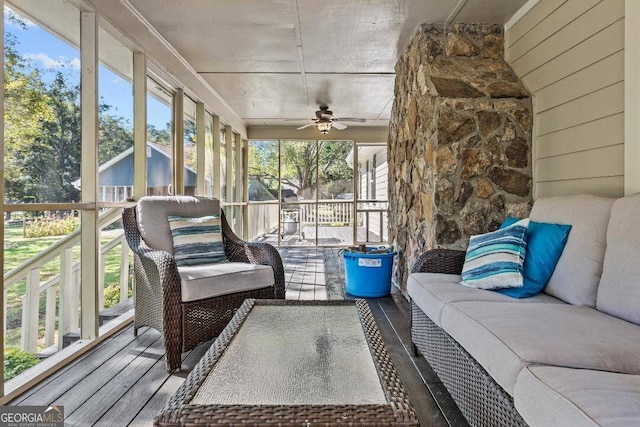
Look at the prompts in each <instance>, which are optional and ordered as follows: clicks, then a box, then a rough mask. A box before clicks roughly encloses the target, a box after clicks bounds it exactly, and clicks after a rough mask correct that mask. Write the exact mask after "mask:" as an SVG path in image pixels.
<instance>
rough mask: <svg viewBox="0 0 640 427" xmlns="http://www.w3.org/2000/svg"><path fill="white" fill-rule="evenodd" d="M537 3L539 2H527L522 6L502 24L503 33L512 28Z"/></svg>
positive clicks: (536, 0) (531, 0) (533, 0)
mask: <svg viewBox="0 0 640 427" xmlns="http://www.w3.org/2000/svg"><path fill="white" fill-rule="evenodd" d="M539 2H540V0H529V1H528V2H526V3H525V4H524V5H522V7H521V8H520V9H518V10H517V11H516V13H514V14H513V16H512V17H511V18H509V20H508V21H507V22H505V23H504V32H505V33H506V32H507V30H509V29H510V28H511V27H513V26H514V25H515V23H516V22H518V21H519V20H521V19H522V18H523V17H524V16H525V15H526V14H527V13H528V12H529V11H530V10H531V9H533V7H534V6H535V5H537V4H538V3H539Z"/></svg>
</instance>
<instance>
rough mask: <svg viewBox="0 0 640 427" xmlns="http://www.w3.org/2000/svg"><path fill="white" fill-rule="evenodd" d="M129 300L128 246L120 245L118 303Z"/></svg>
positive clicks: (122, 241)
mask: <svg viewBox="0 0 640 427" xmlns="http://www.w3.org/2000/svg"><path fill="white" fill-rule="evenodd" d="M128 298H129V245H127V243H126V242H125V241H124V239H122V240H121V243H120V302H123V301H126V300H127V299H128Z"/></svg>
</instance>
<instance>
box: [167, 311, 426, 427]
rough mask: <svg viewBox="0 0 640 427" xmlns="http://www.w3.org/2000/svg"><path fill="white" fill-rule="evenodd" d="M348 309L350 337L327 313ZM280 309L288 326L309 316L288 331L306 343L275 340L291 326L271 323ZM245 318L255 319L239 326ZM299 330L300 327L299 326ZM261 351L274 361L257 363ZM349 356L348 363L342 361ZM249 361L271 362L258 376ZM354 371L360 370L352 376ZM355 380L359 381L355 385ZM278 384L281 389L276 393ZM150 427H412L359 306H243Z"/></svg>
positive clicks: (379, 343) (368, 318)
mask: <svg viewBox="0 0 640 427" xmlns="http://www.w3.org/2000/svg"><path fill="white" fill-rule="evenodd" d="M349 306H351V307H354V306H355V307H354V308H353V310H354V311H357V315H355V314H354V315H355V316H356V317H355V319H356V328H355V329H357V330H359V329H360V327H361V329H362V330H361V331H360V332H357V331H355V333H354V328H353V327H351V328H349V327H348V326H345V323H348V322H345V320H344V319H347V318H348V316H346V317H345V316H342V315H343V314H344V313H342V312H343V311H345V310H344V309H343V310H341V309H338V310H337V311H336V310H335V307H345V308H346V309H347V310H346V311H348V310H349V308H348V307H349ZM287 307H292V310H289V312H287V315H289V317H287V316H285V315H284V314H283V316H282V317H283V318H285V319H289V320H288V322H290V320H291V313H300V312H303V313H304V311H309V312H311V313H314V314H313V316H316V317H315V318H317V319H318V320H317V322H318V324H316V325H311V324H309V323H307V325H308V326H302V327H300V325H294V329H296V328H297V331H298V333H299V331H301V330H302V331H305V330H306V328H308V329H309V330H310V331H309V337H308V339H305V336H304V333H303V334H302V338H296V339H291V336H287V337H283V339H280V338H279V337H278V334H279V333H280V331H287V328H288V327H291V325H290V323H287V324H279V323H281V322H279V320H278V318H279V316H277V314H278V313H279V312H281V313H284V310H287ZM323 307H325V308H323ZM254 308H255V310H254ZM305 308H307V310H305ZM301 309H302V310H301ZM294 310H297V311H294ZM323 310H325V311H326V313H323ZM252 311H255V314H253V315H252V317H250V320H247V318H248V317H249V316H250V314H251V312H252ZM265 312H267V313H268V315H267V318H268V319H269V320H270V321H268V322H266V321H261V320H256V319H262V318H260V317H258V316H259V313H260V314H261V315H263V314H264V313H265ZM347 314H348V313H347ZM269 316H270V317H269ZM341 316H342V317H341ZM357 320H359V323H358V322H357ZM307 321H308V320H307ZM245 322H246V326H245V327H244V329H243V325H245ZM261 322H262V323H261ZM300 323H301V324H303V323H304V321H303V320H302V319H301V320H300ZM351 326H353V325H351ZM270 327H273V328H274V330H275V331H278V332H276V333H275V334H274V336H272V337H269V336H265V334H264V333H263V332H264V331H265V330H267V332H268V329H269V328H270ZM342 329H347V330H348V331H346V332H343V331H342ZM318 331H319V332H318ZM324 331H326V332H324ZM291 334H292V335H294V334H295V331H291ZM350 334H351V335H350ZM357 335H359V336H360V337H362V336H363V335H364V337H363V339H362V340H361V341H362V343H363V345H364V347H363V348H359V347H358V344H357V341H358V336H357ZM294 336H295V335H294ZM274 337H275V338H274ZM234 339H235V341H234ZM247 339H248V340H250V341H246V340H247ZM254 340H255V342H259V344H258V345H257V346H254V345H253V344H254ZM274 340H277V343H274ZM296 340H297V341H296ZM300 341H305V342H300ZM247 342H250V343H251V344H252V345H247V344H246V343H247ZM246 347H249V348H248V350H246V349H245V348H246ZM253 347H257V349H258V351H256V350H255V349H254V348H253ZM262 347H264V352H265V353H270V354H275V356H276V357H271V359H269V356H267V357H266V359H265V357H264V356H263V355H262V354H261V353H262V352H261V351H260V350H261V348H262ZM341 347H342V348H341ZM345 349H346V351H345ZM363 349H364V351H362V350H363ZM367 349H368V351H367ZM245 350H246V351H245ZM279 355H282V356H279ZM351 357H354V358H355V359H356V360H355V361H354V360H350V358H351ZM358 357H360V359H357V358H358ZM325 359H330V363H324V362H323V361H324V360H325ZM256 360H271V361H272V362H270V363H272V365H271V366H265V367H264V371H266V374H265V372H263V369H261V368H260V366H256V365H259V364H260V363H259V362H256ZM273 361H275V363H274V362H273ZM305 361H306V362H311V363H320V364H321V365H323V366H322V368H320V370H318V369H314V368H315V366H308V365H307V366H305V365H304V363H301V362H305ZM273 364H279V365H280V366H273ZM236 366H237V368H236ZM327 366H334V367H335V369H336V371H335V372H333V371H332V372H327ZM301 367H302V368H303V369H301ZM340 369H342V371H340ZM357 369H360V370H361V371H360V372H359V373H355V372H353V371H354V370H357ZM373 371H375V372H373ZM249 373H252V374H249ZM358 375H361V376H362V381H358V380H357V376H358ZM274 377H275V378H274ZM278 384H282V385H284V387H285V388H286V389H285V390H283V389H278V388H277V385H278ZM359 387H360V388H359ZM257 389H259V391H258V392H256V390H257ZM154 424H155V425H160V426H178V425H216V426H239V425H243V426H246V425H254V426H257V425H278V426H319V425H322V426H340V425H350V426H374V425H377V426H409V425H411V426H413V425H418V421H417V418H416V416H415V414H414V412H413V409H412V408H411V405H410V403H409V400H408V398H407V395H406V393H405V391H404V388H403V386H402V384H401V383H400V380H399V378H398V375H397V373H396V371H395V368H394V366H393V363H392V361H391V358H390V357H389V354H388V353H387V350H386V348H385V346H384V343H383V341H382V337H381V336H380V333H379V331H378V329H377V327H376V324H375V321H374V319H373V316H372V314H371V311H370V310H369V306H368V305H367V303H366V301H364V300H356V301H355V302H354V301H325V302H313V301H312V302H304V301H284V300H253V299H250V300H246V301H245V303H244V304H243V305H242V307H241V308H240V309H239V310H238V312H237V313H236V315H235V316H234V318H233V319H232V320H231V322H230V323H229V325H228V326H227V328H226V329H225V330H224V331H223V332H222V334H221V335H220V336H219V337H218V338H217V339H216V340H215V342H214V343H213V345H212V346H211V348H210V349H209V350H208V351H207V353H206V354H205V356H203V358H202V360H201V361H200V362H199V363H198V365H197V366H196V367H195V368H194V369H193V371H192V372H191V373H190V374H189V376H188V377H187V379H186V380H185V382H184V383H183V384H182V386H181V387H180V389H179V390H178V391H177V392H176V394H175V395H174V396H173V397H172V398H171V399H170V400H169V402H168V403H167V404H166V405H165V407H164V408H163V410H162V411H161V413H160V414H159V415H158V417H156V419H155V422H154Z"/></svg>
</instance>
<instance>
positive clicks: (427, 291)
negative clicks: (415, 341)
mask: <svg viewBox="0 0 640 427" xmlns="http://www.w3.org/2000/svg"><path fill="white" fill-rule="evenodd" d="M407 292H408V293H409V296H410V297H411V299H412V300H413V301H414V302H415V303H416V305H417V306H418V307H420V309H422V311H424V313H425V314H426V315H427V316H429V318H430V319H431V320H432V321H433V322H434V323H435V324H436V325H438V326H440V327H441V326H442V325H441V322H440V316H441V315H442V310H443V309H444V306H445V305H447V304H449V303H452V302H459V301H485V302H505V303H517V304H526V303H549V304H564V302H562V301H560V300H559V299H557V298H554V297H552V296H550V295H547V294H538V295H535V296H533V297H531V298H526V299H514V298H511V297H509V296H506V295H503V294H501V293H498V292H494V291H487V290H483V289H473V288H468V287H466V286H461V285H460V275H458V274H442V273H412V274H410V275H409V279H408V280H407Z"/></svg>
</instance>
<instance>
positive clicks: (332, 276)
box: [11, 248, 467, 427]
mask: <svg viewBox="0 0 640 427" xmlns="http://www.w3.org/2000/svg"><path fill="white" fill-rule="evenodd" d="M281 253H282V255H283V262H284V264H285V271H286V274H287V276H286V279H287V298H288V299H314V298H315V299H342V298H344V297H345V294H344V290H343V289H342V285H341V284H342V283H344V272H343V271H342V268H341V263H340V259H339V257H338V253H337V250H335V249H322V248H319V249H316V248H309V249H301V248H295V249H283V250H281ZM346 297H347V298H349V296H348V295H346ZM369 306H370V308H371V311H372V312H373V314H374V317H375V319H376V322H377V324H378V328H379V329H380V332H381V333H382V336H383V339H384V341H385V344H386V346H387V349H388V351H389V354H390V355H391V357H392V359H393V361H394V363H395V366H396V369H397V370H398V374H399V375H400V378H401V380H402V381H403V383H404V386H405V389H406V390H407V393H408V395H409V399H410V400H411V402H412V404H413V406H414V408H415V410H416V413H417V415H418V418H419V419H420V423H421V425H422V426H434V427H438V426H466V425H467V423H466V421H465V420H464V418H463V417H462V415H461V414H460V412H459V410H458V409H457V407H456V406H455V404H454V403H453V401H452V400H451V397H450V396H449V395H448V393H447V392H446V390H445V389H444V386H443V385H442V384H441V383H440V382H439V381H438V379H437V377H436V375H435V374H434V373H433V371H432V370H431V368H430V367H429V365H428V364H427V363H426V361H425V360H424V359H423V358H421V357H420V358H415V357H413V356H412V354H411V350H410V344H411V342H410V336H409V305H408V303H407V301H406V300H405V299H404V298H403V297H402V296H400V295H398V294H393V295H392V296H390V297H386V298H377V299H371V300H369ZM208 347H209V345H208V344H203V345H201V346H199V347H198V348H196V349H194V350H192V351H191V352H188V353H185V354H184V355H183V369H182V370H181V371H179V372H175V373H174V374H172V375H168V374H167V372H166V371H165V363H164V346H163V340H162V338H161V336H160V334H159V333H158V332H157V331H155V330H152V329H144V328H143V329H141V331H140V334H139V336H138V337H137V338H135V337H134V336H133V331H132V328H131V327H129V328H126V329H124V330H123V331H122V332H120V333H119V334H117V335H115V336H113V337H111V338H109V339H107V340H106V341H105V342H104V343H102V344H101V345H100V346H98V347H97V348H96V349H94V350H93V351H91V352H89V353H87V354H86V355H84V356H83V357H81V358H80V359H79V360H77V361H75V362H74V363H72V364H71V365H69V366H67V367H65V368H63V369H62V370H60V371H59V372H57V373H56V374H55V375H53V376H52V377H50V378H48V379H47V380H46V381H44V382H43V383H41V384H39V385H38V386H36V387H34V388H32V389H31V390H29V391H28V392H26V393H24V394H23V395H21V396H19V397H18V398H16V399H14V400H13V401H12V402H11V404H12V405H50V404H55V405H63V406H64V412H65V425H77V426H91V425H96V426H149V425H152V421H153V418H154V417H155V415H156V414H157V413H158V412H159V411H160V409H161V408H162V406H163V405H164V403H165V401H166V400H167V399H168V398H169V397H170V396H171V395H172V394H173V393H174V392H175V391H176V390H177V389H178V387H179V386H180V385H181V384H182V382H183V381H184V378H185V377H186V376H187V375H188V373H189V371H190V370H191V369H192V368H193V366H194V365H195V364H196V363H197V362H198V360H199V359H200V358H201V357H202V355H203V354H204V352H205V351H206V350H207V348H208Z"/></svg>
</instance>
